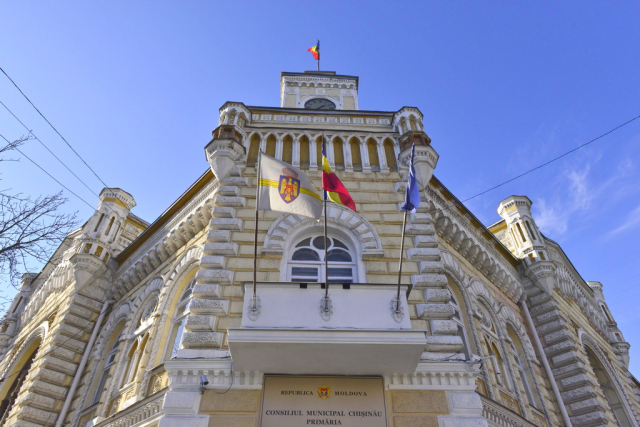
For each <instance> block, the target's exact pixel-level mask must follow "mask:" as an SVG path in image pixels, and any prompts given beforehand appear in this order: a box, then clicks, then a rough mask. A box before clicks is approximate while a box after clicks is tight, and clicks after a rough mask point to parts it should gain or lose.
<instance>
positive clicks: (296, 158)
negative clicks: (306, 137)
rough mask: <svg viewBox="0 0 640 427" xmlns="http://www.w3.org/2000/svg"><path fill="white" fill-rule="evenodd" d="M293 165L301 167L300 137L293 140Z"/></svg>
mask: <svg viewBox="0 0 640 427" xmlns="http://www.w3.org/2000/svg"><path fill="white" fill-rule="evenodd" d="M293 166H295V167H298V168H299V167H300V138H298V137H296V139H294V140H293Z"/></svg>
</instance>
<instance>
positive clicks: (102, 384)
mask: <svg viewBox="0 0 640 427" xmlns="http://www.w3.org/2000/svg"><path fill="white" fill-rule="evenodd" d="M123 328H124V323H123V324H122V325H120V326H119V327H118V328H116V331H117V330H118V329H119V330H120V332H117V333H114V334H113V335H115V336H116V338H115V340H112V342H111V345H110V346H109V352H108V353H107V355H106V357H105V359H104V367H103V368H102V375H100V381H99V382H98V386H97V387H96V392H95V394H94V395H93V400H92V401H91V404H92V405H94V404H96V403H98V402H100V397H102V393H104V390H105V388H106V386H107V380H108V379H109V377H110V376H111V368H113V365H114V364H115V361H116V356H117V355H118V348H120V340H121V338H122V329H123Z"/></svg>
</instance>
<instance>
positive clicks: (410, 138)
mask: <svg viewBox="0 0 640 427" xmlns="http://www.w3.org/2000/svg"><path fill="white" fill-rule="evenodd" d="M422 118H423V116H422V113H421V112H420V110H418V109H417V108H415V107H403V108H401V109H400V110H398V112H397V113H396V114H395V115H394V118H393V127H394V128H395V129H396V130H397V131H398V133H399V134H400V138H398V143H399V145H400V155H399V156H398V167H399V170H400V171H401V172H405V173H406V172H408V167H409V162H410V161H411V150H412V147H413V146H414V145H415V146H416V154H415V158H414V162H413V165H414V167H415V169H416V178H417V179H418V181H419V184H420V186H421V187H422V188H424V187H426V186H427V185H428V183H429V181H430V180H431V177H432V176H433V171H434V170H435V168H436V165H437V164H438V158H439V157H440V156H439V154H438V153H437V152H436V150H434V149H433V147H432V146H431V138H429V135H427V134H426V133H425V132H424V130H423V128H424V126H423V125H422Z"/></svg>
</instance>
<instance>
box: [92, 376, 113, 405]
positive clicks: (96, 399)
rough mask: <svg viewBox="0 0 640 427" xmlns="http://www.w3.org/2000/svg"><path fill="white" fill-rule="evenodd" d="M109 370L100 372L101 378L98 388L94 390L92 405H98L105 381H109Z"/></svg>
mask: <svg viewBox="0 0 640 427" xmlns="http://www.w3.org/2000/svg"><path fill="white" fill-rule="evenodd" d="M110 370H111V369H110V368H109V369H105V370H104V371H103V372H102V377H101V378H100V382H99V383H98V388H97V389H96V395H95V396H94V397H93V402H92V403H98V402H99V401H100V397H101V396H102V392H103V391H104V387H105V386H106V384H107V379H109V371H110Z"/></svg>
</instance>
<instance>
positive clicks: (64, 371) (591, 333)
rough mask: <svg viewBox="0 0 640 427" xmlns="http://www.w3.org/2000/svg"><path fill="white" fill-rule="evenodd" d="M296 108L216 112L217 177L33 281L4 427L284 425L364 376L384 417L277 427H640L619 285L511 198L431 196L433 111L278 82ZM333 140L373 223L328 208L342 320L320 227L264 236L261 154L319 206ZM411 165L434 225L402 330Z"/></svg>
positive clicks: (284, 221) (290, 79)
mask: <svg viewBox="0 0 640 427" xmlns="http://www.w3.org/2000/svg"><path fill="white" fill-rule="evenodd" d="M280 87H281V97H280V105H281V106H280V107H257V106H246V105H244V104H243V103H240V102H227V103H225V104H224V105H223V106H222V107H221V108H220V118H219V125H218V126H217V127H216V128H215V130H214V131H213V137H212V139H211V141H210V142H209V143H208V144H207V145H206V146H205V155H206V160H207V161H208V163H209V168H208V169H207V171H206V172H205V173H204V174H203V175H202V176H201V177H200V178H199V179H198V180H197V181H196V182H195V183H194V184H193V185H192V186H191V187H190V188H188V189H187V190H186V191H185V192H184V194H182V195H181V196H180V197H179V198H178V199H177V200H176V201H175V202H174V203H173V204H172V205H171V206H169V207H168V208H167V210H166V211H165V212H164V213H162V215H160V217H158V219H156V220H155V221H154V222H153V223H151V224H150V223H147V222H145V221H144V220H142V219H140V218H138V217H137V216H135V215H134V214H132V213H131V210H132V209H133V208H134V207H135V205H136V203H135V200H134V198H133V196H132V195H130V194H129V193H127V192H126V191H124V190H121V189H119V188H105V189H104V190H103V191H102V193H101V194H100V204H99V205H98V207H97V210H96V212H95V214H94V215H93V216H92V217H91V218H89V220H88V221H87V222H86V223H85V224H84V225H83V226H82V227H80V228H79V229H77V230H75V231H73V232H72V233H70V234H69V235H68V237H67V239H66V240H65V241H64V242H63V244H62V245H61V246H60V247H59V248H58V250H57V252H56V254H55V256H54V259H56V260H58V262H57V263H56V264H55V265H52V264H49V265H47V266H45V268H44V269H43V270H42V271H41V272H40V273H38V274H25V275H24V277H23V281H22V286H21V288H20V291H19V293H18V294H17V295H16V297H15V299H14V301H13V303H12V304H11V306H10V307H9V309H8V311H7V314H6V315H5V317H4V319H3V321H2V324H1V327H0V352H1V353H0V354H1V356H0V377H1V379H2V381H1V382H0V400H1V406H0V425H6V426H23V427H35V426H54V425H55V426H72V427H76V426H80V427H85V426H86V427H89V426H100V427H107V426H109V427H129V426H156V425H158V426H162V427H170V426H203V427H204V426H212V427H213V426H234V427H245V426H246V427H255V426H260V425H263V426H268V425H274V424H273V423H272V421H270V420H272V418H270V417H273V416H275V415H274V414H276V415H277V414H278V413H277V412H274V411H273V410H272V411H271V412H270V413H269V410H267V409H266V408H267V406H268V405H269V404H270V403H269V402H270V400H269V399H271V397H272V394H273V393H272V390H271V389H270V386H269V385H268V383H269V382H274V381H275V379H276V378H280V380H278V381H281V382H283V384H287V382H288V381H289V382H291V384H294V382H295V381H297V380H303V381H312V382H313V381H317V382H318V386H317V387H316V388H317V389H318V390H317V393H318V396H316V395H315V394H316V390H315V389H314V390H313V396H312V397H311V398H312V399H314V400H313V401H311V400H309V402H311V403H310V404H311V405H312V406H313V405H317V404H318V403H317V402H328V403H327V405H329V404H334V402H338V399H339V398H341V396H345V394H344V393H347V392H340V391H336V390H337V389H336V386H333V394H331V392H330V391H329V388H330V386H331V384H332V383H331V382H332V381H338V379H339V380H340V381H346V382H345V383H344V384H347V385H348V384H360V383H358V381H361V380H362V378H363V377H366V378H373V379H377V381H379V384H380V386H379V389H375V390H374V391H371V389H369V390H370V392H369V394H372V395H373V394H376V393H378V394H379V396H381V399H382V400H378V401H377V402H378V403H375V402H373V401H371V402H373V403H371V402H370V401H368V400H367V401H366V402H365V401H363V402H365V403H363V405H365V407H367V405H369V406H368V408H369V409H370V411H369V410H368V411H359V412H354V413H353V414H356V415H357V416H356V415H353V414H352V411H349V412H348V413H345V414H342V415H341V414H340V413H339V411H337V412H332V413H329V414H327V413H324V414H320V415H319V416H318V417H315V415H313V416H312V415H311V414H306V413H303V414H302V415H300V416H299V417H298V418H296V416H297V415H296V414H297V412H295V411H296V408H298V406H296V405H297V403H295V402H297V401H295V400H290V398H289V397H287V399H289V400H286V401H284V403H283V405H285V406H286V407H287V408H290V409H291V411H293V412H290V413H289V415H290V416H292V418H288V421H287V422H286V423H283V424H276V425H309V424H312V425H345V426H349V425H352V426H353V425H386V426H389V427H391V426H395V427H404V426H443V427H457V426H518V427H520V426H548V427H551V426H566V425H573V426H600V425H620V426H638V425H639V423H640V403H639V402H640V401H639V396H640V389H639V388H638V383H637V381H636V380H635V378H633V376H632V375H631V374H630V372H629V371H628V365H629V344H628V343H627V342H625V340H624V336H623V334H622V331H620V330H619V329H618V327H617V325H616V322H615V320H614V317H613V314H612V313H611V312H610V310H609V308H608V306H607V303H606V301H605V298H604V295H603V292H602V288H603V287H602V284H600V283H598V282H585V281H584V280H583V279H582V278H581V276H580V274H579V273H578V272H577V271H576V270H575V268H574V267H573V265H572V264H571V262H570V261H569V259H568V258H567V256H566V254H565V253H564V252H563V250H562V248H561V247H560V245H558V244H557V243H556V242H554V241H553V240H551V239H549V238H547V237H546V236H544V235H542V233H541V232H540V230H539V229H538V227H537V225H536V221H535V219H534V217H533V215H532V214H531V201H530V200H529V199H528V198H527V197H524V196H511V197H508V198H506V199H504V200H503V201H502V202H500V203H499V204H498V208H497V212H498V215H499V216H500V218H501V219H500V220H499V221H497V222H496V223H494V224H492V225H490V226H488V227H487V226H485V225H483V224H482V223H480V221H479V220H478V219H477V218H476V217H475V216H474V215H473V213H472V212H470V211H469V210H468V209H467V208H466V207H465V206H464V205H463V204H462V203H460V202H459V201H458V200H457V199H456V197H455V196H454V195H453V194H451V193H450V192H449V191H448V190H447V188H446V187H445V186H444V185H443V183H441V182H440V181H439V180H438V179H437V178H436V177H435V176H434V175H433V173H434V169H435V168H436V165H437V162H438V154H437V142H436V143H434V144H433V145H432V144H431V140H430V138H429V136H428V135H427V133H426V131H427V129H425V126H424V124H423V116H422V114H421V112H420V111H419V110H418V109H417V108H413V107H403V108H401V109H400V110H398V111H366V110H360V109H359V103H358V78H357V77H353V76H345V75H337V74H336V73H332V72H305V73H282V75H281V80H280ZM322 138H324V139H325V140H326V141H327V156H328V158H329V161H330V163H331V165H332V168H333V170H334V171H336V173H337V174H338V176H339V177H340V179H341V180H342V182H343V183H344V185H345V186H346V188H347V189H348V190H349V191H350V193H351V195H352V197H353V199H354V200H355V202H356V205H357V210H358V212H357V213H355V212H352V211H350V210H348V209H346V208H343V207H341V206H338V205H335V204H330V205H329V207H328V213H327V221H328V234H329V238H330V245H331V246H330V249H331V250H330V251H329V253H330V254H332V255H330V256H329V258H330V260H331V261H332V262H330V269H329V279H330V281H331V282H332V284H331V286H330V292H329V293H330V296H331V298H332V303H333V308H332V313H331V314H330V316H324V315H322V313H321V310H320V301H321V297H322V296H323V295H324V290H323V289H322V287H323V286H322V285H320V283H321V282H324V279H325V278H324V274H325V273H324V268H323V264H322V259H323V258H322V257H323V251H322V249H323V246H322V245H321V244H320V243H319V242H320V241H319V240H318V239H316V237H318V236H321V235H322V227H321V225H320V224H321V223H317V222H315V221H313V220H310V219H307V218H303V217H299V216H295V215H289V214H281V213H278V212H272V211H259V212H258V221H257V224H256V220H255V218H256V217H255V206H256V196H255V195H256V176H257V175H256V159H257V156H258V152H259V150H262V151H264V152H265V153H267V154H269V155H271V156H273V157H276V158H278V159H281V160H283V161H285V162H287V163H290V164H292V165H294V166H296V167H298V168H300V169H302V170H303V171H304V172H305V173H307V174H308V175H309V176H310V177H311V178H312V180H313V181H314V182H315V183H316V186H317V187H318V188H320V172H319V171H318V166H319V160H320V143H321V141H322ZM413 144H415V146H416V160H415V164H416V169H417V175H418V177H419V181H420V188H421V196H422V204H421V205H420V208H419V209H418V211H417V212H416V213H415V214H411V215H410V216H409V221H408V224H407V227H406V233H407V238H406V241H405V248H406V251H405V254H404V257H405V261H404V267H403V272H402V293H401V309H402V310H401V315H400V316H394V310H393V307H392V306H393V304H390V303H391V301H392V299H393V298H394V296H395V293H396V287H397V280H398V256H399V252H400V235H401V227H402V220H403V215H402V212H401V210H400V205H401V202H402V201H403V199H404V191H405V181H406V176H407V173H408V161H409V156H410V152H411V146H412V145H413ZM256 227H257V229H258V253H259V256H258V262H257V281H258V283H257V295H258V297H259V298H260V304H259V310H258V313H257V315H252V316H250V315H249V309H248V308H249V307H250V305H251V295H252V290H251V289H252V285H253V284H252V280H253V250H254V247H253V244H254V230H255V228H256ZM331 257H333V258H331ZM320 383H322V384H320ZM314 384H315V383H314ZM354 387H355V386H354ZM374 388H375V387H374ZM374 392H375V393H374ZM348 393H351V392H348ZM280 394H281V395H285V394H286V393H285V392H284V391H282V392H281V393H280ZM378 394H376V395H378ZM318 397H320V399H318ZM322 404H324V403H322ZM287 405H289V406H287ZM291 405H292V406H291ZM302 408H303V409H304V405H303V407H302ZM285 412H286V411H285ZM303 412H304V411H303ZM325 412H326V411H325ZM282 414H283V413H280V415H282ZM349 414H351V415H349ZM365 414H369V415H366V416H371V417H376V418H375V419H374V418H370V419H365V420H364V421H362V420H360V421H358V419H355V420H354V419H353V418H354V417H356V418H357V417H360V416H361V417H365ZM303 415H304V416H303ZM309 417H311V418H309ZM314 417H315V418H314ZM294 418H295V419H294ZM316 418H317V419H316ZM320 421H322V422H320ZM358 422H361V423H360V424H358ZM363 423H364V424H363Z"/></svg>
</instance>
